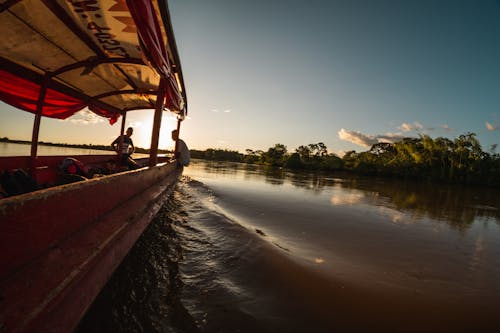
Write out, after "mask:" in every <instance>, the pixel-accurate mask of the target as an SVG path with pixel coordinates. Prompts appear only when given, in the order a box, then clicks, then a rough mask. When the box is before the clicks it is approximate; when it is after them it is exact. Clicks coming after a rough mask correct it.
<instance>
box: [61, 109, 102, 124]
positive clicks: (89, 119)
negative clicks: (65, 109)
mask: <svg viewBox="0 0 500 333" xmlns="http://www.w3.org/2000/svg"><path fill="white" fill-rule="evenodd" d="M65 121H69V122H71V123H73V124H77V125H80V124H81V125H89V124H98V123H103V122H104V121H105V118H103V117H101V116H98V115H97V114H95V113H94V112H92V111H90V110H89V109H83V110H81V111H79V112H77V113H75V114H74V115H73V116H72V117H70V118H68V119H66V120H65Z"/></svg>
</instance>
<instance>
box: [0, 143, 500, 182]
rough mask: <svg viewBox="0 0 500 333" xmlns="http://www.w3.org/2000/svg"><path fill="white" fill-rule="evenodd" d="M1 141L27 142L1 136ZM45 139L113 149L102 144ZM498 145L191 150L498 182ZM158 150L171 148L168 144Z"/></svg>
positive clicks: (293, 164)
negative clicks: (337, 150)
mask: <svg viewBox="0 0 500 333" xmlns="http://www.w3.org/2000/svg"><path fill="white" fill-rule="evenodd" d="M2 141H3V142H12V143H26V141H19V140H9V139H8V138H0V142H2ZM41 144H45V145H54V146H63V147H72V148H89V149H102V150H111V147H109V146H103V145H72V144H59V143H57V144H54V143H41ZM496 148H497V147H496V145H493V146H492V147H491V148H490V150H489V152H487V151H483V149H482V147H481V144H480V142H479V140H478V139H477V138H476V134H474V133H465V134H462V135H460V136H458V137H457V138H455V139H453V140H451V139H448V138H443V137H438V138H435V139H433V138H431V137H430V136H428V135H420V137H418V138H404V139H402V140H400V141H398V142H394V143H388V142H380V143H376V144H374V145H373V146H372V147H371V148H370V149H369V150H367V151H364V152H356V151H354V150H353V151H348V152H346V153H345V155H344V156H343V157H339V156H337V155H336V154H333V153H329V152H328V148H327V147H326V146H325V144H323V143H322V142H319V143H312V144H308V145H304V146H300V147H298V148H297V149H295V151H293V152H289V151H288V150H287V147H286V146H285V145H283V144H280V143H278V144H275V145H274V146H273V147H270V148H269V149H268V150H267V151H262V150H256V151H254V150H251V149H247V150H246V154H242V153H240V152H238V151H232V150H227V149H206V150H196V149H192V150H191V156H192V157H193V158H199V159H205V160H213V161H232V162H242V163H251V164H262V165H267V166H274V167H283V168H288V169H294V170H322V171H348V172H353V173H357V174H361V175H369V176H385V177H397V178H406V179H417V180H427V181H440V182H448V183H461V184H481V185H489V186H500V154H498V153H497V152H496ZM136 152H138V153H148V149H144V148H137V149H136ZM160 152H161V153H170V151H169V150H162V151H160Z"/></svg>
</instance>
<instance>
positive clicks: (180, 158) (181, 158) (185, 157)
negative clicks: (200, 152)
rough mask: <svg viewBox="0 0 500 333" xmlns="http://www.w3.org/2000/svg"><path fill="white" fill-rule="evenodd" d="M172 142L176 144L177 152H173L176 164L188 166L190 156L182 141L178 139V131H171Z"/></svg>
mask: <svg viewBox="0 0 500 333" xmlns="http://www.w3.org/2000/svg"><path fill="white" fill-rule="evenodd" d="M172 140H174V141H175V142H176V143H177V144H176V146H177V151H176V152H175V159H177V163H178V164H179V165H181V166H188V165H189V161H190V160H191V155H190V154H189V149H188V147H187V145H186V143H185V142H184V140H182V139H179V131H177V130H173V131H172Z"/></svg>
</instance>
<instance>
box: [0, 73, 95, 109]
mask: <svg viewBox="0 0 500 333" xmlns="http://www.w3.org/2000/svg"><path fill="white" fill-rule="evenodd" d="M39 93H40V85H39V84H38V83H34V82H31V81H28V80H25V79H23V78H21V77H18V76H16V75H14V74H11V73H10V72H7V71H4V70H0V97H1V98H2V101H4V102H6V103H8V104H10V105H12V106H15V107H16V108H19V109H21V110H24V111H28V112H31V113H36V108H37V103H38V94H39ZM85 106H86V104H85V103H84V102H82V101H80V100H78V99H76V98H73V97H71V96H68V95H65V94H62V93H60V92H58V91H55V90H53V89H50V88H49V89H47V92H46V94H45V100H44V105H43V108H42V116H46V117H50V118H57V119H66V118H68V117H69V116H71V115H73V114H74V113H75V112H77V111H80V110H81V109H83V108H84V107H85Z"/></svg>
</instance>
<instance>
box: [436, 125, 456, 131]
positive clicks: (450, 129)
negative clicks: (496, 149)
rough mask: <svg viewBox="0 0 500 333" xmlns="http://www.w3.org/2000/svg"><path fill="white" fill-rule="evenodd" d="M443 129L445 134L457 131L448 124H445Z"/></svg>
mask: <svg viewBox="0 0 500 333" xmlns="http://www.w3.org/2000/svg"><path fill="white" fill-rule="evenodd" d="M439 127H441V128H442V129H443V130H444V131H445V132H453V131H454V130H455V129H454V128H451V127H450V126H448V124H443V125H441V126H439Z"/></svg>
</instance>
